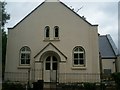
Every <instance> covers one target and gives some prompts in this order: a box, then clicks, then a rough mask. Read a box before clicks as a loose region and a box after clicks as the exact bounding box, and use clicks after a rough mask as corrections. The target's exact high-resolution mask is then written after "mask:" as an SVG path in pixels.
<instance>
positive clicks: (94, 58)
mask: <svg viewBox="0 0 120 90" xmlns="http://www.w3.org/2000/svg"><path fill="white" fill-rule="evenodd" d="M45 26H49V27H50V40H49V41H46V40H44V28H45ZM54 26H59V30H60V31H59V36H60V37H59V38H60V39H59V40H54V38H53V28H54ZM50 42H51V43H52V44H54V45H55V46H56V47H57V48H58V49H59V50H60V51H61V52H62V53H63V54H64V55H66V56H67V60H66V62H64V63H60V68H59V70H60V72H65V73H76V72H77V73H100V70H99V50H98V47H99V46H98V28H97V26H91V25H90V24H88V23H86V22H85V21H84V20H83V19H81V18H80V17H78V16H77V15H76V14H74V13H73V12H71V11H70V10H69V9H68V8H66V7H65V6H63V5H62V4H61V3H57V2H46V3H44V4H43V5H41V6H40V7H39V8H37V9H36V10H35V11H34V12H33V13H31V14H30V15H29V16H28V17H27V18H25V19H24V20H23V21H22V22H20V23H19V24H18V25H17V26H16V27H14V28H13V29H9V33H8V43H7V56H6V59H7V61H6V72H18V71H22V70H23V69H24V71H25V70H26V71H27V70H28V68H29V66H20V65H19V61H20V60H19V51H20V49H21V48H22V47H23V46H28V47H30V49H31V65H30V67H31V68H34V67H36V68H40V64H35V63H34V62H35V59H34V56H35V55H36V54H37V53H38V52H39V51H41V50H42V49H43V48H44V47H45V46H46V45H47V44H48V43H50ZM76 46H82V47H83V48H84V49H85V55H86V67H84V68H83V67H76V68H75V67H73V53H72V52H73V48H74V47H76ZM35 65H36V66H35Z"/></svg>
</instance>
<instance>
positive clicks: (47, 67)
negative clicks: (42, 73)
mask: <svg viewBox="0 0 120 90" xmlns="http://www.w3.org/2000/svg"><path fill="white" fill-rule="evenodd" d="M45 68H46V70H50V62H49V63H48V62H46V65H45Z"/></svg>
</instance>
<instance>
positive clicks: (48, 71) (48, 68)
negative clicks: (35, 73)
mask: <svg viewBox="0 0 120 90" xmlns="http://www.w3.org/2000/svg"><path fill="white" fill-rule="evenodd" d="M42 59H43V65H42V66H43V80H44V82H57V81H58V80H57V78H58V69H59V61H60V57H59V55H58V54H57V53H55V52H53V51H48V52H45V53H44V54H43V56H42Z"/></svg>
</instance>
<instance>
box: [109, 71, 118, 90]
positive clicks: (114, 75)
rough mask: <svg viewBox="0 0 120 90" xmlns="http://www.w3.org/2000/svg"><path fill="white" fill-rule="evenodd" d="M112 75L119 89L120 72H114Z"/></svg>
mask: <svg viewBox="0 0 120 90" xmlns="http://www.w3.org/2000/svg"><path fill="white" fill-rule="evenodd" d="M111 76H112V77H113V79H114V80H115V83H116V84H117V88H118V89H119V88H120V72H118V73H113V74H112V75H111Z"/></svg>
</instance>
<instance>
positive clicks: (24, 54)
mask: <svg viewBox="0 0 120 90" xmlns="http://www.w3.org/2000/svg"><path fill="white" fill-rule="evenodd" d="M30 53H31V51H30V48H29V47H27V46H25V47H22V48H21V50H20V60H21V61H20V62H21V64H30Z"/></svg>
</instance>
